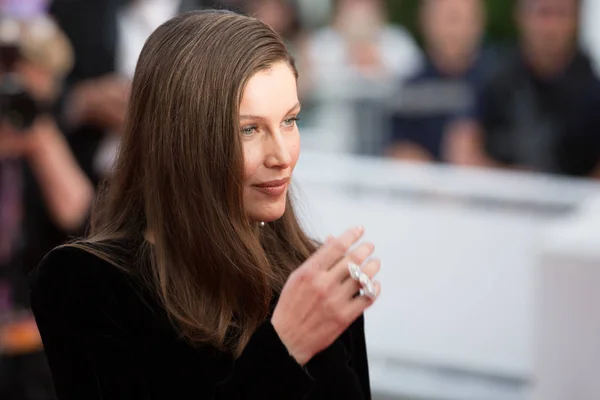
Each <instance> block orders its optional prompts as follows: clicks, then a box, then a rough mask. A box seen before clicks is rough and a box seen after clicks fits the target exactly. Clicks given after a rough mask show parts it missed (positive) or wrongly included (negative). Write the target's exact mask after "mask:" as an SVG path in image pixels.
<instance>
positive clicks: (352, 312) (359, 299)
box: [344, 281, 381, 321]
mask: <svg viewBox="0 0 600 400" xmlns="http://www.w3.org/2000/svg"><path fill="white" fill-rule="evenodd" d="M373 285H374V286H375V297H373V298H371V297H368V296H364V295H363V296H356V297H355V298H354V299H352V300H351V301H350V302H348V303H347V305H346V308H345V310H344V312H345V313H347V314H346V315H348V319H350V320H352V321H354V320H355V319H356V318H358V316H359V315H360V314H362V313H363V312H364V311H365V310H366V309H367V308H369V307H371V306H372V305H373V303H375V301H377V299H378V298H379V295H380V294H381V283H379V282H377V281H376V282H373Z"/></svg>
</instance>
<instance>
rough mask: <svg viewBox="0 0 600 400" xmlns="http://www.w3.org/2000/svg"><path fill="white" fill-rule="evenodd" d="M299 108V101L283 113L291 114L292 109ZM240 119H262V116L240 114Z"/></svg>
mask: <svg viewBox="0 0 600 400" xmlns="http://www.w3.org/2000/svg"><path fill="white" fill-rule="evenodd" d="M297 108H300V103H299V102H298V103H296V104H295V105H294V106H293V107H292V108H290V109H289V110H288V112H286V113H285V114H286V115H288V114H291V112H292V111H294V110H295V109H297ZM240 119H264V117H261V116H258V115H240Z"/></svg>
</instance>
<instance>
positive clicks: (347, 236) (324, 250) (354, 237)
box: [311, 226, 364, 270]
mask: <svg viewBox="0 0 600 400" xmlns="http://www.w3.org/2000/svg"><path fill="white" fill-rule="evenodd" d="M363 233H364V228H363V227H362V226H361V227H355V228H351V229H348V230H347V231H346V232H344V233H343V234H342V235H341V236H340V237H339V238H336V237H329V238H328V239H327V241H326V242H325V243H324V244H323V245H322V246H321V247H320V248H319V249H318V250H317V251H316V252H315V253H314V254H313V255H312V256H311V261H312V263H311V264H312V265H314V267H315V268H318V269H321V270H328V269H329V268H331V266H333V265H334V264H335V263H337V262H338V261H339V260H340V259H341V258H342V257H344V255H345V254H346V253H347V252H348V250H349V249H350V247H351V246H352V245H353V244H354V243H356V241H358V239H360V237H361V236H362V235H363Z"/></svg>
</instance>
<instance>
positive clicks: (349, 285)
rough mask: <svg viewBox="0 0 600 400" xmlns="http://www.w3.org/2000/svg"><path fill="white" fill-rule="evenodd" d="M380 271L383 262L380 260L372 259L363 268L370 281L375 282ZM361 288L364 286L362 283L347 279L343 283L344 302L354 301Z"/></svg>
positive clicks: (342, 295) (341, 292) (341, 293)
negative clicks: (374, 279)
mask: <svg viewBox="0 0 600 400" xmlns="http://www.w3.org/2000/svg"><path fill="white" fill-rule="evenodd" d="M380 269H381V261H380V260H379V259H378V258H372V259H370V260H369V261H367V262H366V263H365V265H364V267H363V268H362V272H364V273H365V274H366V275H367V276H368V277H369V279H371V280H373V278H374V277H375V275H377V273H378V272H379V270H380ZM361 287H362V286H361V284H360V282H358V281H356V280H354V279H350V278H349V279H346V280H345V281H344V283H342V287H341V291H340V296H341V298H342V299H343V300H348V299H352V298H353V297H354V295H356V294H357V293H358V291H359V290H360V289H361Z"/></svg>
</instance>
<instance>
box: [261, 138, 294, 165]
mask: <svg viewBox="0 0 600 400" xmlns="http://www.w3.org/2000/svg"><path fill="white" fill-rule="evenodd" d="M267 147H268V148H267V153H266V154H267V157H266V158H265V166H266V167H267V168H278V169H286V168H288V167H289V166H290V165H291V163H292V156H291V154H290V151H289V148H288V142H287V141H286V139H285V137H284V135H282V134H281V132H280V131H279V130H277V131H274V132H273V134H272V135H269V140H268V143H267Z"/></svg>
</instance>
